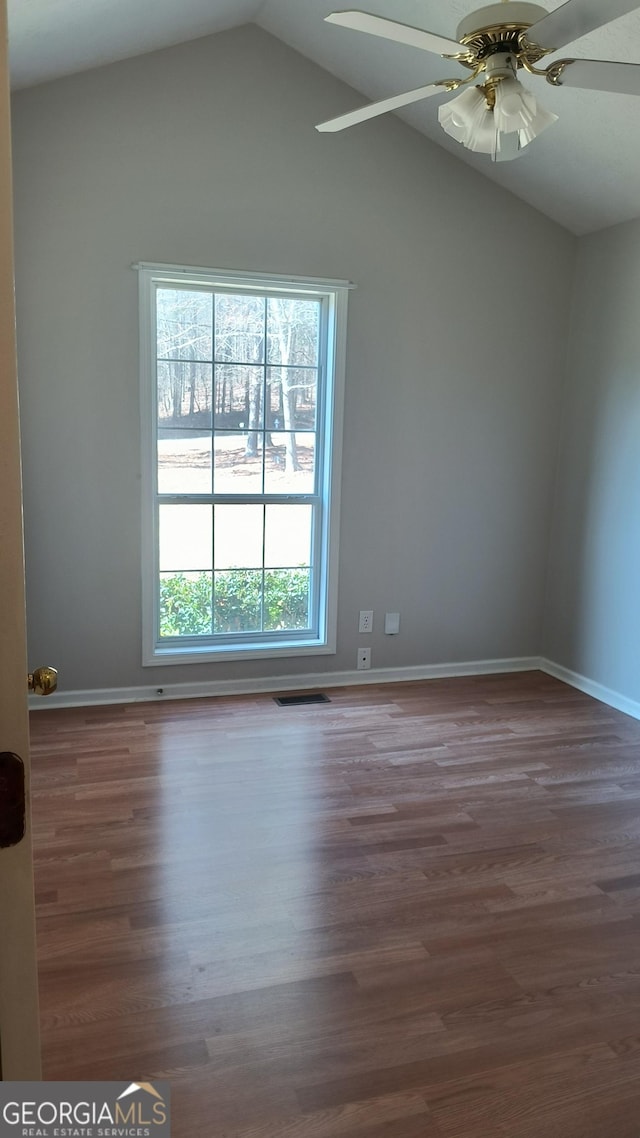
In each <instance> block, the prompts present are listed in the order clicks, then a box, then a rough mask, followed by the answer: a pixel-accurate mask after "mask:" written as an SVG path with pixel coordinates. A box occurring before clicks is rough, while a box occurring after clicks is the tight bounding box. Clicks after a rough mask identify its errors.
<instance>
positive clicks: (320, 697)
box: [273, 692, 331, 707]
mask: <svg viewBox="0 0 640 1138" xmlns="http://www.w3.org/2000/svg"><path fill="white" fill-rule="evenodd" d="M273 698H274V700H275V702H276V703H277V704H278V707H297V706H298V704H302V703H331V700H330V699H329V696H328V695H325V694H324V692H304V693H303V694H302V695H274V697H273Z"/></svg>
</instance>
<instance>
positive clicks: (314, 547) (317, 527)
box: [153, 281, 329, 650]
mask: <svg viewBox="0 0 640 1138" xmlns="http://www.w3.org/2000/svg"><path fill="white" fill-rule="evenodd" d="M154 283H155V288H154V290H153V299H154V304H153V329H154V344H155V345H157V338H158V331H157V303H156V297H157V292H158V291H159V290H161V289H165V290H166V289H167V288H168V287H169V286H170V284H171V285H172V286H173V288H174V289H175V290H176V291H178V290H180V291H185V292H191V291H201V292H205V293H209V294H211V295H212V306H211V308H212V323H213V327H212V346H213V351H212V356H213V359H212V360H192V359H187V360H185V359H180V358H177V359H174V358H173V357H158V356H157V355H155V353H154V360H153V378H154V416H153V418H154V422H153V429H154V435H153V451H154V475H153V478H154V491H155V510H154V514H155V532H156V534H158V533H159V522H158V515H159V507H160V505H162V504H190V503H193V504H203V505H204V504H211V505H212V506H215V505H217V504H237V505H252V504H261V505H263V506H266V505H267V504H270V503H274V504H292V505H293V504H309V505H311V506H312V525H311V552H310V565H309V566H282V567H281V568H282V569H285V570H286V569H296V568H304V569H305V570H306V571H307V572H308V575H309V584H308V592H307V613H308V614H309V615H310V620H309V623H308V625H307V627H306V628H305V629H282V630H277V631H273V630H265V629H264V575H265V572H266V569H265V566H264V563H263V566H262V570H261V572H262V591H261V625H262V629H261V631H260V632H258V631H257V630H253V631H249V632H242V633H240V632H238V633H216V632H214V631H213V628H214V623H215V573H216V570H215V569H214V568H213V565H214V564H215V550H214V549H213V548H212V568H211V570H210V571H209V570H202V572H210V573H211V578H212V603H211V623H212V631H211V635H210V637H207V636H205V635H199V636H196V637H189V636H179V637H163V636H161V635H160V590H159V587H158V581H159V567H158V564H157V557H158V548H159V546H158V541H157V540H156V542H155V550H156V554H155V568H154V572H155V580H156V589H155V596H156V601H155V605H154V609H155V612H154V625H155V632H154V635H155V643H156V644H157V645H158V646H159V647H161V648H163V649H165V648H169V647H170V646H171V644H175V645H176V646H180V648H184V649H185V650H186V649H188V648H189V647H194V648H201V647H202V646H203V645H204V644H206V643H208V642H210V643H212V644H220V645H223V644H225V643H227V644H238V645H240V644H241V643H242V642H243V641H246V642H247V643H248V644H254V643H255V637H256V635H258V636H259V637H260V643H261V644H263V643H264V644H268V643H271V642H273V644H274V645H276V644H277V643H279V642H283V641H286V642H287V643H289V642H295V641H296V640H298V639H299V640H307V639H308V636H309V633H312V634H315V635H319V633H320V619H321V613H320V595H319V594H320V586H321V577H322V575H323V574H322V572H321V569H322V567H321V566H320V565H319V563H318V558H319V557H320V555H321V547H322V540H321V535H322V528H323V513H324V503H323V499H322V496H321V494H320V493H319V487H321V486H323V485H324V470H325V465H324V464H325V459H326V454H325V452H326V450H327V445H326V439H325V437H324V436H325V432H326V431H327V430H328V424H327V423H326V419H325V413H326V398H327V389H326V374H327V373H326V362H327V350H328V345H327V342H326V338H327V333H328V317H329V313H328V308H329V303H328V302H329V297H328V295H326V294H317V293H316V294H314V293H309V292H300V293H298V292H296V291H291V292H289V291H288V290H287V291H286V293H284V294H283V292H275V293H271V292H270V291H268V290H264V289H260V288H259V287H256V289H255V293H256V294H257V295H259V296H261V297H263V298H264V300H265V305H264V323H265V332H264V337H265V338H264V361H263V363H261V364H256V363H255V361H251V362H248V361H247V362H246V363H244V362H243V364H242V366H251V367H261V368H262V371H263V377H262V387H263V390H262V427H261V429H260V430H258V431H257V432H255V433H257V434H260V435H261V436H262V461H261V466H262V486H263V492H262V494H254V493H247V494H243V495H230V494H216V492H215V437H216V428H215V367H216V364H226V365H231V366H234V364H235V362H236V361H233V360H228V359H227V360H217V359H216V350H215V342H216V340H215V308H216V305H215V296H216V294H218V293H222V292H225V293H228V292H230V293H235V294H236V295H245V294H247V295H248V294H249V293H250V292H251V291H252V290H251V289H249V288H246V287H238V288H219V287H217V286H215V285H211V286H201V287H200V288H194V287H193V286H192V285H191V283H189V284H187V283H186V282H185V283H184V284H183V283H182V282H179V283H178V282H173V281H172V282H168V281H161V282H154ZM283 295H285V296H286V299H291V300H294V299H304V300H306V301H310V300H312V301H315V302H316V303H317V304H318V307H319V314H318V333H317V366H316V367H312V366H311V365H297V364H292V365H288V364H282V363H274V362H273V361H269V359H268V355H269V353H268V331H267V320H268V299H269V298H270V297H272V296H273V297H275V298H278V299H279V298H282V296H283ZM160 362H175V363H190V364H192V363H195V364H198V363H200V364H202V363H204V364H206V365H207V366H209V365H210V366H211V367H212V395H211V428H210V431H207V430H204V429H203V434H206V433H210V434H211V439H212V471H211V473H212V493H211V494H185V495H182V494H160V493H159V490H158V445H157V444H158V387H157V365H158V363H160ZM272 368H280V369H287V368H290V369H291V370H296V371H302V370H308V371H310V372H313V373H315V376H316V405H315V429H314V430H309V429H304V428H302V429H300V430H298V429H295V428H294V430H293V431H292V432H286V431H283V430H277V431H275V430H274V432H273V433H278V434H287V433H292V434H294V435H297V434H309V435H313V436H314V438H315V440H316V445H315V447H314V493H313V494H309V493H301V494H293V493H291V492H287V493H285V494H280V495H277V494H273V493H267V492H266V491H265V490H264V486H265V458H266V447H265V445H264V443H265V437H266V434H267V433H269V432H268V429H267V425H266V409H267V405H266V399H267V369H272ZM321 424H322V425H323V426H324V431H323V433H322V443H323V445H322V446H318V445H317V441H318V435H319V426H320V425H321ZM227 433H229V434H232V433H238V434H248V433H249V432H248V430H247V431H246V432H241V431H238V432H227ZM251 433H253V432H251ZM264 540H265V527H264V523H263V559H264ZM213 543H215V525H212V546H213ZM269 571H275V567H269ZM178 572H183V573H186V572H188V570H179V571H178ZM195 572H200V571H199V570H196V571H195Z"/></svg>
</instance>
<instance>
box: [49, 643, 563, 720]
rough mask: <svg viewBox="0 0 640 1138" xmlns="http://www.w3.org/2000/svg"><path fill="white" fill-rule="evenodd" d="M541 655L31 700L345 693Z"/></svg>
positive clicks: (495, 670) (507, 667)
mask: <svg viewBox="0 0 640 1138" xmlns="http://www.w3.org/2000/svg"><path fill="white" fill-rule="evenodd" d="M540 666H541V664H540V659H539V658H538V657H537V656H521V657H515V658H513V659H507V660H472V661H468V662H466V663H460V664H422V665H420V664H419V665H416V666H415V667H410V668H372V669H371V671H365V672H360V671H355V670H354V671H350V672H310V673H306V674H304V675H297V676H266V677H260V678H255V679H246V680H205V681H203V682H200V683H191V684H146V685H143V686H140V687H130V688H95V689H89V690H86V691H64V689H62V690H60V691H57V692H54V694H53V695H50V696H47V697H46V699H43V698H38V697H37V696H31V697H30V699H29V706H30V709H31V710H33V711H43V710H46V709H47V708H52V707H99V706H102V705H105V704H114V703H151V702H153V703H158V702H160V701H161V700H167V699H202V698H203V697H206V696H219V695H250V694H252V693H261V692H274V693H275V692H284V691H305V690H308V689H309V688H314V689H316V690H317V689H319V688H343V687H352V686H359V685H360V684H393V683H402V682H403V681H404V682H405V683H406V682H407V681H411V680H436V679H447V678H449V677H453V676H483V675H494V674H495V675H499V674H501V673H506V672H531V671H537V670H538V669H539V668H540Z"/></svg>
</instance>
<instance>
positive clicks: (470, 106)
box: [438, 76, 558, 162]
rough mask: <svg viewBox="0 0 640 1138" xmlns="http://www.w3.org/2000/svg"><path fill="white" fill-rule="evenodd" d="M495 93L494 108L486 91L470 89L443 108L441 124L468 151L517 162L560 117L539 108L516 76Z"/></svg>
mask: <svg viewBox="0 0 640 1138" xmlns="http://www.w3.org/2000/svg"><path fill="white" fill-rule="evenodd" d="M495 93H496V95H495V107H494V108H490V107H489V106H488V104H487V101H486V97H485V94H484V91H483V90H482V88H480V87H471V88H467V89H466V90H465V91H463V92H462V94H461V95H457V96H456V98H455V99H451V100H450V101H449V102H448V103H444V105H443V106H441V107H440V109H439V110H438V120H439V122H440V125H441V127H442V129H443V130H444V131H446V133H447V134H448V135H450V136H451V138H455V140H456V142H460V143H461V144H462V146H465V147H466V148H467V150H473V151H476V152H477V153H480V154H490V155H491V157H492V158H493V159H494V161H501V162H505V161H509V160H510V159H512V158H517V157H518V154H519V153H520V152H521V151H522V149H523V148H524V147H525V146H528V144H529V143H530V142H531V141H532V140H533V139H534V138H536V137H537V136H538V135H539V134H540V133H541V132H542V131H543V130H545V129H546V127H548V126H551V124H552V123H554V122H556V120H557V117H558V116H557V115H554V114H552V113H551V112H550V111H546V110H544V109H543V108H541V107H539V106H538V104H537V101H536V98H535V96H534V95H532V94H531V93H530V91H527V90H526V89H525V88H524V87H523V86H522V84H521V83H519V82H518V80H517V79H516V78H515V76H513V77H506V78H504V79H501V80H500V81H499V82H497V83H496V84H495ZM507 136H515V137H509V138H508V137H507Z"/></svg>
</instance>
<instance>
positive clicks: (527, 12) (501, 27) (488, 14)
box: [456, 0, 549, 60]
mask: <svg viewBox="0 0 640 1138" xmlns="http://www.w3.org/2000/svg"><path fill="white" fill-rule="evenodd" d="M548 14H549V13H548V12H547V9H546V8H541V7H540V5H539V4H527V3H521V2H520V0H513V2H512V3H509V4H504V3H501V4H489V5H488V6H487V7H486V8H478V9H477V10H476V11H475V12H471V13H470V14H469V15H468V16H465V18H464V20H462V22H461V23H460V24H459V25H458V30H457V32H456V38H457V39H458V40H459V41H460V43H463V44H464V45H465V47H468V48H470V49H471V50H472V51H473V53H474V55H475V58H476V59H477V60H482V59H486V58H487V56H490V55H494V54H495V53H496V52H504V51H514V52H515V51H518V49H519V40H520V35H521V34H522V32H524V31H526V30H527V28H530V27H531V25H532V24H535V23H537V21H538V20H541V19H542V18H543V16H547V15H548ZM528 54H529V55H531V53H530V52H528ZM543 54H544V52H542V51H540V56H539V57H538V58H540V57H541V56H542V55H543Z"/></svg>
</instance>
